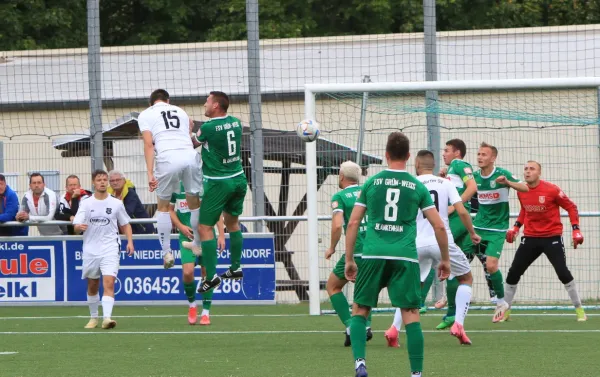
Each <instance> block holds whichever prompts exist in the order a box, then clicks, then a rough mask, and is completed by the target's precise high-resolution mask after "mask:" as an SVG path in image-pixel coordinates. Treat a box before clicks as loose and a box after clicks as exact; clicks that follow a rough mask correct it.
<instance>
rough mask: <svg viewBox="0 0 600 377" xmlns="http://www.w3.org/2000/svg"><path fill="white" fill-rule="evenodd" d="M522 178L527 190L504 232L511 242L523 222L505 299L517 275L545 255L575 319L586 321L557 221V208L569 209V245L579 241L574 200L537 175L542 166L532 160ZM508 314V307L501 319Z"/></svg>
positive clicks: (509, 301) (513, 288)
mask: <svg viewBox="0 0 600 377" xmlns="http://www.w3.org/2000/svg"><path fill="white" fill-rule="evenodd" d="M524 175H525V182H527V186H528V187H529V192H520V193H518V194H517V195H518V197H519V202H520V203H521V212H520V213H519V218H518V219H517V221H516V222H515V225H514V226H513V228H512V229H511V230H509V231H508V232H507V233H506V241H507V242H509V243H512V242H514V240H515V238H516V237H517V236H518V235H519V229H520V228H521V226H522V225H525V229H524V231H523V233H524V235H523V237H521V244H520V245H519V248H518V249H517V253H516V254H515V258H514V260H513V262H512V265H511V266H510V269H509V270H508V275H507V276H506V289H505V291H506V303H507V304H508V305H509V306H510V305H511V304H512V301H513V298H514V297H515V293H516V291H517V284H518V283H519V280H521V276H523V274H524V273H525V271H527V268H529V266H531V264H532V263H533V262H535V260H536V259H537V258H538V257H539V256H540V255H542V253H543V254H545V255H546V257H547V258H548V260H549V261H550V263H552V266H553V267H554V271H556V275H558V278H559V279H560V281H561V282H562V283H563V284H564V285H565V289H566V291H567V293H568V294H569V298H570V299H571V302H572V303H573V306H575V312H576V313H577V320H578V321H586V320H587V317H586V315H585V312H584V311H583V307H582V306H581V299H580V298H579V293H578V292H577V287H576V286H575V279H574V278H573V275H571V271H569V268H568V267H567V260H566V255H565V245H564V244H563V239H562V233H563V225H562V222H561V221H560V211H559V208H561V207H562V208H564V209H565V210H566V211H567V212H568V213H569V220H570V221H571V227H572V228H573V237H572V238H573V247H574V248H575V249H577V246H578V245H581V244H582V243H583V235H582V234H581V231H580V230H579V213H578V212H577V206H576V205H575V203H573V202H572V201H571V199H569V197H567V195H566V194H565V193H564V192H563V191H562V190H561V189H560V188H559V187H558V186H556V185H554V184H552V183H550V182H547V181H543V180H541V179H540V176H541V175H542V166H541V165H540V164H539V163H538V162H536V161H528V162H527V164H525V169H524ZM509 317H510V310H508V311H507V312H506V313H505V315H504V318H503V321H506V320H508V318H509Z"/></svg>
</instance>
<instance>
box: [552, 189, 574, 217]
mask: <svg viewBox="0 0 600 377" xmlns="http://www.w3.org/2000/svg"><path fill="white" fill-rule="evenodd" d="M553 186H554V187H553V188H554V190H555V195H556V203H557V204H558V205H559V206H560V207H562V208H563V209H565V210H566V211H567V213H568V214H569V221H571V225H579V210H578V209H577V205H576V204H575V202H573V201H572V200H571V199H570V198H569V197H568V196H567V194H565V193H564V191H563V190H561V189H560V187H558V186H557V185H553Z"/></svg>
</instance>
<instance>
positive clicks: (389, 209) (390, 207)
mask: <svg viewBox="0 0 600 377" xmlns="http://www.w3.org/2000/svg"><path fill="white" fill-rule="evenodd" d="M399 200H400V189H397V188H389V189H387V191H386V192H385V201H386V202H387V204H386V205H385V209H384V216H383V219H384V220H385V221H396V220H398V201H399Z"/></svg>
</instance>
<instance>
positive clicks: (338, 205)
mask: <svg viewBox="0 0 600 377" xmlns="http://www.w3.org/2000/svg"><path fill="white" fill-rule="evenodd" d="M331 211H332V212H333V213H336V212H344V202H343V201H342V198H341V197H340V195H339V194H335V195H333V196H332V197H331Z"/></svg>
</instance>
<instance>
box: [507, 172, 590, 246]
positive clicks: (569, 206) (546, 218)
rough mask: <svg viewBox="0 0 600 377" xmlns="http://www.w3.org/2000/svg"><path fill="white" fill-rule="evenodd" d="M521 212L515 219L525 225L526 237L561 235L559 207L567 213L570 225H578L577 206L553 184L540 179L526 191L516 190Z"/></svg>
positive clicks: (561, 226)
mask: <svg viewBox="0 0 600 377" xmlns="http://www.w3.org/2000/svg"><path fill="white" fill-rule="evenodd" d="M517 196H518V198H519V202H521V212H520V213H519V218H518V219H517V221H518V222H519V223H521V224H524V225H525V229H524V234H525V236H526V237H552V236H561V235H562V232H563V225H562V222H561V221H560V209H559V208H560V207H562V208H564V209H565V210H566V211H567V212H568V213H569V219H570V220H571V225H579V213H578V212H577V206H576V205H575V203H573V201H572V200H571V199H569V197H567V195H566V194H565V193H564V192H563V191H562V190H561V189H560V188H559V187H558V186H556V185H555V184H552V183H550V182H546V181H540V184H539V185H537V186H536V187H529V191H528V192H518V193H517Z"/></svg>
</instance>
